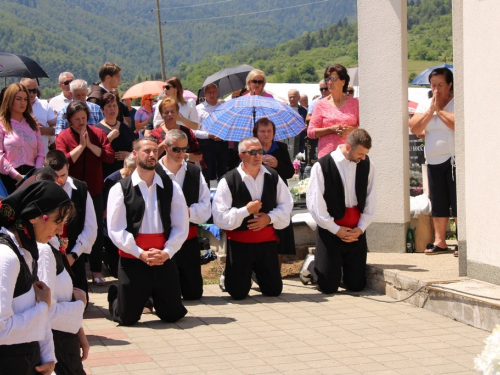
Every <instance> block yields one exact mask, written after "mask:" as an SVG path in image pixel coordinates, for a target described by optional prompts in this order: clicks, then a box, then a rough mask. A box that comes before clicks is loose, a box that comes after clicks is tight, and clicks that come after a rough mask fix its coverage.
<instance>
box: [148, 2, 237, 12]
mask: <svg viewBox="0 0 500 375" xmlns="http://www.w3.org/2000/svg"><path fill="white" fill-rule="evenodd" d="M230 1H233V0H223V1H216V2H213V3H207V4H194V5H183V6H180V7H171V8H159V9H151V12H154V11H155V10H170V9H182V8H195V7H204V6H207V5H214V4H220V3H228V2H230Z"/></svg>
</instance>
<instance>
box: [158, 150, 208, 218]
mask: <svg viewBox="0 0 500 375" xmlns="http://www.w3.org/2000/svg"><path fill="white" fill-rule="evenodd" d="M163 159H165V156H164V157H162V158H161V159H160V161H159V163H160V165H161V167H162V168H163V170H164V171H165V173H166V174H167V176H168V177H170V179H171V180H172V181H174V182H177V183H178V184H179V186H180V187H181V188H182V187H184V178H185V177H186V171H187V163H186V162H185V161H184V160H183V161H182V166H181V167H180V168H179V170H178V171H177V173H176V174H174V173H172V172H170V171H169V170H168V168H167V167H166V166H165V164H163V162H164V160H163ZM210 215H212V206H211V205H210V190H208V186H207V183H206V182H205V178H204V177H203V174H202V173H200V189H199V193H198V203H193V204H192V205H191V206H189V221H190V222H191V223H194V224H203V223H204V222H206V221H207V220H208V219H210Z"/></svg>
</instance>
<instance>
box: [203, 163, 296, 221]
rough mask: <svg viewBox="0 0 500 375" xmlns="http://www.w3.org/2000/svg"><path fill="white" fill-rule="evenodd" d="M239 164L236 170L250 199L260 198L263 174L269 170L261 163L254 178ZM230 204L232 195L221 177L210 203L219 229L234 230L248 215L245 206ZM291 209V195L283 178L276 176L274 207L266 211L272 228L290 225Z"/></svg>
mask: <svg viewBox="0 0 500 375" xmlns="http://www.w3.org/2000/svg"><path fill="white" fill-rule="evenodd" d="M241 165H242V164H240V165H239V166H238V168H237V169H236V170H237V171H238V173H239V174H240V176H241V179H242V180H243V182H244V184H245V186H246V187H247V189H248V191H249V192H250V195H251V196H252V200H256V199H261V198H262V190H263V189H264V174H266V173H270V172H269V171H268V170H267V169H266V168H265V167H263V166H262V165H261V166H260V171H259V174H258V175H257V178H255V179H254V178H253V177H252V176H250V175H248V174H246V173H245V172H244V171H243V169H242V168H241ZM232 204H233V197H232V195H231V190H229V186H228V185H227V181H226V179H225V178H222V179H221V180H220V181H219V185H218V186H217V192H216V193H215V197H214V201H213V204H212V215H213V218H214V223H215V225H217V226H218V227H219V228H221V229H225V230H234V229H236V228H238V227H239V226H240V225H241V223H243V220H244V219H245V218H246V217H247V216H249V215H250V213H249V212H248V210H247V208H246V206H243V207H241V208H236V207H232ZM292 209H293V198H292V195H291V194H290V191H289V190H288V187H287V186H286V185H285V183H284V182H283V180H282V179H281V178H278V186H277V196H276V208H274V209H273V210H271V211H270V212H269V213H268V215H269V217H270V218H271V224H272V225H273V227H274V229H283V228H286V227H287V226H288V225H290V213H291V212H292Z"/></svg>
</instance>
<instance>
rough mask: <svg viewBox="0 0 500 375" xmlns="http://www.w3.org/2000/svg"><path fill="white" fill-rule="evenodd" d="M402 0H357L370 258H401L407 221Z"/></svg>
mask: <svg viewBox="0 0 500 375" xmlns="http://www.w3.org/2000/svg"><path fill="white" fill-rule="evenodd" d="M406 9H407V6H406V0H377V1H374V0H358V56H359V86H360V98H359V100H360V125H361V127H362V128H364V129H366V130H367V131H368V132H369V133H370V135H371V136H372V140H373V145H372V149H371V151H370V154H369V156H370V158H371V160H372V161H373V163H374V166H375V171H376V177H375V178H376V189H377V213H376V216H375V220H374V222H373V223H372V224H371V226H370V227H369V228H368V230H367V236H368V246H369V249H370V251H374V252H403V251H405V248H406V246H405V244H406V230H407V227H408V223H409V221H410V208H409V205H410V200H409V153H408V134H409V131H408V68H407V65H408V46H407V31H406V24H407V21H406V20H407V13H406Z"/></svg>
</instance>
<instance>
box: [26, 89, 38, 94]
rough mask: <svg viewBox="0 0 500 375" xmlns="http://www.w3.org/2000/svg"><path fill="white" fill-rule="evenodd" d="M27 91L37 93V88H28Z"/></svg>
mask: <svg viewBox="0 0 500 375" xmlns="http://www.w3.org/2000/svg"><path fill="white" fill-rule="evenodd" d="M28 91H29V92H30V93H32V94H38V90H37V89H28Z"/></svg>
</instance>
